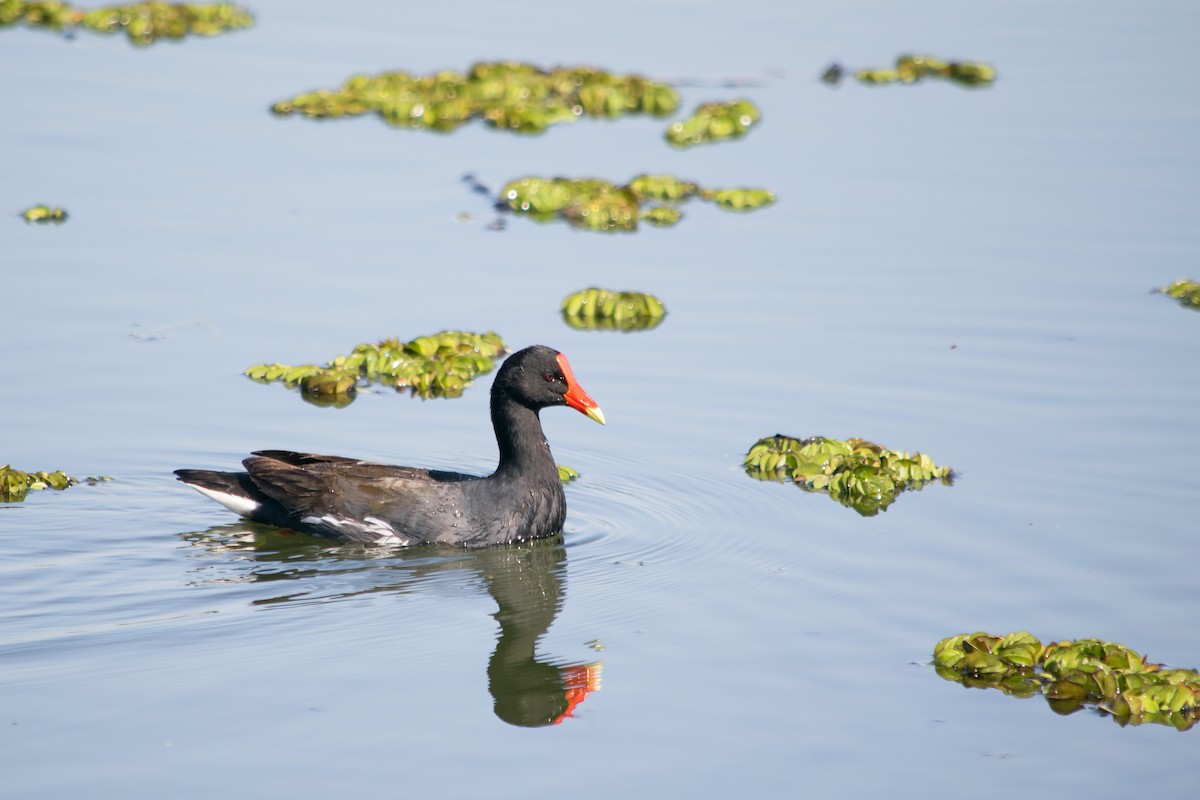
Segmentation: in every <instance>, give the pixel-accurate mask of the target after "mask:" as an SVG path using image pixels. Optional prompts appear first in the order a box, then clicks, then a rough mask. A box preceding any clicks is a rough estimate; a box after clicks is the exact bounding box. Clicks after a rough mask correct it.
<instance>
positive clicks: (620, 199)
mask: <svg viewBox="0 0 1200 800" xmlns="http://www.w3.org/2000/svg"><path fill="white" fill-rule="evenodd" d="M692 198H698V199H700V200H707V201H710V202H713V203H715V204H716V205H717V207H718V208H721V209H724V210H726V211H754V210H756V209H759V208H765V207H766V206H769V205H771V204H772V203H774V202H775V194H774V193H773V192H770V191H768V190H766V189H704V188H701V187H700V186H699V185H697V184H695V183H692V182H690V181H684V180H680V179H679V178H676V177H675V176H673V175H638V176H636V177H634V178H633V180H631V181H630V182H629V183H628V184H625V185H623V186H619V185H617V184H614V183H610V182H608V181H605V180H601V179H598V178H539V177H535V176H530V177H527V178H518V179H517V180H513V181H509V182H508V183H507V184H506V185H505V186H504V188H503V189H501V190H500V199H499V204H501V205H506V206H507V207H508V208H510V209H512V210H513V211H515V212H517V213H519V214H525V215H527V216H530V217H533V218H534V219H537V220H541V221H547V220H551V219H554V218H556V217H560V218H562V219H565V220H566V221H567V223H568V224H570V225H572V226H574V227H577V228H583V229H585V230H592V231H607V232H615V231H633V230H637V226H638V222H639V221H641V220H645V221H646V222H648V223H651V224H653V225H658V226H668V225H674V224H675V223H677V222H678V221H679V220H680V219H681V217H682V214H681V212H680V211H679V208H678V206H679V204H680V203H683V202H686V201H688V200H690V199H692Z"/></svg>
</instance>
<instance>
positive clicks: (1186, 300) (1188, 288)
mask: <svg viewBox="0 0 1200 800" xmlns="http://www.w3.org/2000/svg"><path fill="white" fill-rule="evenodd" d="M1158 291H1159V292H1160V293H1162V294H1165V295H1167V296H1168V297H1174V298H1175V299H1176V300H1178V301H1179V305H1181V306H1183V307H1184V308H1191V309H1195V310H1197V311H1200V283H1196V282H1195V281H1189V280H1184V279H1180V280H1177V281H1175V282H1174V283H1172V284H1171V285H1170V286H1164V287H1163V288H1161V289H1159V290H1158Z"/></svg>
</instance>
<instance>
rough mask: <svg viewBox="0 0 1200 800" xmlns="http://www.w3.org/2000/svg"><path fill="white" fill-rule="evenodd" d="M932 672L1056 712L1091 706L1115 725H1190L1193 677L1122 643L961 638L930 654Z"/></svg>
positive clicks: (1196, 683) (1196, 691)
mask: <svg viewBox="0 0 1200 800" xmlns="http://www.w3.org/2000/svg"><path fill="white" fill-rule="evenodd" d="M933 665H934V668H935V669H936V670H937V674H938V675H941V676H942V677H943V678H945V679H946V680H948V681H954V682H955V683H960V684H962V685H963V686H967V687H970V688H978V689H988V688H991V689H999V690H1000V691H1002V692H1004V693H1005V694H1008V695H1012V696H1013V697H1032V696H1033V695H1036V694H1040V695H1042V696H1043V697H1045V698H1046V702H1047V703H1049V705H1050V708H1051V709H1052V710H1053V711H1054V712H1055V713H1058V714H1073V713H1074V712H1076V711H1078V710H1080V709H1081V708H1085V707H1092V708H1095V709H1096V710H1098V711H1100V712H1101V713H1103V714H1107V715H1109V716H1111V717H1112V718H1113V721H1115V722H1116V723H1117V724H1118V725H1121V726H1122V727H1123V726H1125V725H1141V724H1142V723H1146V722H1153V723H1157V724H1160V725H1171V726H1173V727H1174V728H1176V729H1177V730H1180V731H1186V730H1188V729H1189V728H1191V727H1192V726H1193V725H1194V724H1195V723H1196V717H1197V710H1196V706H1197V702H1198V701H1200V673H1197V672H1196V671H1195V670H1192V669H1165V668H1164V667H1163V665H1162V664H1151V663H1149V662H1148V661H1147V659H1146V658H1145V657H1144V656H1142V655H1140V654H1138V653H1137V652H1136V651H1134V650H1131V649H1130V648H1128V647H1125V646H1124V645H1121V644H1115V643H1113V642H1102V641H1100V640H1099V639H1078V640H1076V641H1073V642H1072V641H1062V642H1051V643H1050V644H1047V645H1043V644H1042V643H1041V642H1039V641H1038V640H1037V639H1036V638H1035V637H1034V636H1032V635H1031V634H1029V633H1026V632H1025V631H1021V632H1019V633H1010V634H1008V635H1007V636H994V635H992V634H988V633H970V634H967V633H964V634H959V635H958V636H951V637H949V638H946V639H943V640H942V641H940V642H938V643H937V646H936V647H934V648H933Z"/></svg>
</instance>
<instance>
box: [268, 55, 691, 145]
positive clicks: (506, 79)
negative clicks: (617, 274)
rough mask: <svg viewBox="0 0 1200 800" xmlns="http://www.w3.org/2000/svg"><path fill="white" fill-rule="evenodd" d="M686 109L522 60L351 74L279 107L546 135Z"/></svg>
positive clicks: (598, 75) (617, 80) (648, 91)
mask: <svg viewBox="0 0 1200 800" xmlns="http://www.w3.org/2000/svg"><path fill="white" fill-rule="evenodd" d="M678 107H679V95H678V93H677V92H676V91H675V90H674V89H672V88H671V87H670V86H667V85H666V84H662V83H656V82H654V81H652V80H649V79H648V78H644V77H642V76H640V75H618V74H615V73H612V72H606V71H604V70H600V69H596V68H595V67H588V66H576V67H558V68H556V69H552V70H543V69H540V68H539V67H536V66H534V65H532V64H524V63H518V62H515V61H492V62H480V63H478V64H475V65H474V66H472V67H471V68H470V69H468V70H467V72H465V73H462V72H455V71H452V70H445V71H442V72H436V73H433V74H431V75H411V74H409V73H407V72H383V73H380V74H378V75H352V76H351V77H349V78H347V79H346V81H345V82H344V83H343V84H342V85H341V86H340V87H338V88H336V89H317V90H314V91H309V92H304V93H302V94H298V95H296V96H295V97H292V98H289V99H287V100H283V101H280V102H278V103H276V104H275V105H274V106H272V108H271V110H272V111H273V112H274V113H275V114H278V115H280V116H287V115H291V114H299V115H301V116H304V117H309V118H313V119H336V118H340V117H356V116H361V115H364V114H376V115H378V116H379V117H380V118H381V119H383V121H384V122H386V123H388V124H389V125H394V126H396V127H402V128H418V129H425V130H434V131H452V130H455V129H456V128H458V127H460V126H462V125H465V124H467V123H468V122H472V121H474V120H482V121H483V122H484V124H486V125H488V126H490V127H492V128H496V129H497V130H505V131H512V132H515V133H525V134H536V133H542V132H543V131H545V130H546V129H547V128H549V127H550V126H551V125H558V124H561V123H565V122H574V121H575V120H577V119H578V118H580V117H583V116H593V117H603V118H606V119H615V118H617V117H620V116H624V115H626V114H649V115H651V116H656V117H657V116H664V115H667V114H672V113H674V112H675V110H676V109H677V108H678Z"/></svg>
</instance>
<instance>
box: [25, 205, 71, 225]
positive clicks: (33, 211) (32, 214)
mask: <svg viewBox="0 0 1200 800" xmlns="http://www.w3.org/2000/svg"><path fill="white" fill-rule="evenodd" d="M21 218H22V219H24V220H25V221H26V222H36V223H38V224H39V225H45V224H47V223H49V222H53V223H54V224H55V225H61V224H62V223H64V222H66V221H67V212H66V211H65V210H64V209H61V208H51V207H50V206H46V205H41V206H30V207H29V208H27V209H25V210H24V211H22V212H21Z"/></svg>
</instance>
